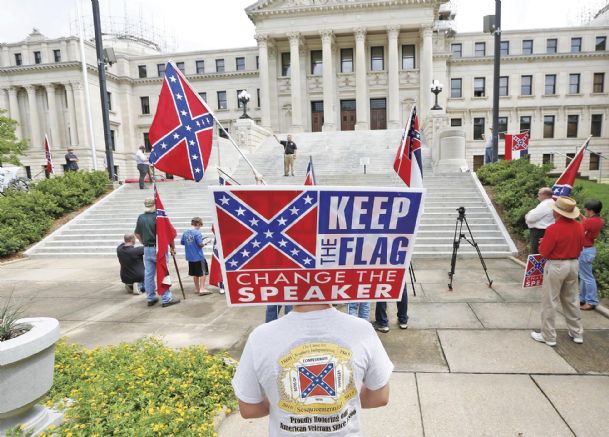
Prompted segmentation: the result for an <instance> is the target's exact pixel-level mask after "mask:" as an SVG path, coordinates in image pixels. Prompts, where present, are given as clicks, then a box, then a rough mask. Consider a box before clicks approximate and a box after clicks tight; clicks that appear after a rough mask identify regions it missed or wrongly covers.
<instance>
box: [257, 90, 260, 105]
mask: <svg viewBox="0 0 609 437" xmlns="http://www.w3.org/2000/svg"><path fill="white" fill-rule="evenodd" d="M256 107H258V108H260V88H258V89H257V90H256Z"/></svg>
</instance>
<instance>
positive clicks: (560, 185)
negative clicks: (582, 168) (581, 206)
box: [552, 138, 590, 200]
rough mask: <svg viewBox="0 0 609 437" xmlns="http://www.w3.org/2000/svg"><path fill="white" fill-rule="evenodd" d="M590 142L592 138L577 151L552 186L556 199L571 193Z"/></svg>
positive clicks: (553, 196)
mask: <svg viewBox="0 0 609 437" xmlns="http://www.w3.org/2000/svg"><path fill="white" fill-rule="evenodd" d="M589 142H590V138H588V139H587V140H586V142H585V143H584V145H583V146H582V147H581V149H579V150H578V151H577V154H576V155H575V157H574V158H573V159H572V160H571V162H570V163H569V165H568V166H567V168H566V169H565V171H564V172H563V174H561V175H560V177H559V178H558V179H557V180H556V182H555V183H554V186H552V198H553V199H554V200H556V198H558V197H560V196H570V195H571V191H572V190H573V184H574V183H575V178H576V177H577V172H578V171H579V165H580V164H581V163H582V159H583V158H584V153H586V149H587V148H588V143H589Z"/></svg>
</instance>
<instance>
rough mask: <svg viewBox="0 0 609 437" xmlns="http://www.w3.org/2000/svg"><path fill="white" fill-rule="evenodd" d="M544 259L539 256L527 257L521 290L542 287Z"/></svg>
mask: <svg viewBox="0 0 609 437" xmlns="http://www.w3.org/2000/svg"><path fill="white" fill-rule="evenodd" d="M545 265H546V259H545V258H543V257H542V256H541V255H539V254H533V255H529V257H528V259H527V266H526V269H525V270H524V278H523V279H522V288H531V287H541V286H542V285H543V269H544V268H545Z"/></svg>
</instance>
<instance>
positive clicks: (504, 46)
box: [500, 41, 510, 56]
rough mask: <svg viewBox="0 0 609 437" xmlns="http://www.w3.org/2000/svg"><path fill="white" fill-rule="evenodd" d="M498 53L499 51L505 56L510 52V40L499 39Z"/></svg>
mask: <svg viewBox="0 0 609 437" xmlns="http://www.w3.org/2000/svg"><path fill="white" fill-rule="evenodd" d="M500 53H501V56H507V55H509V54H510V42H509V41H501V46H500Z"/></svg>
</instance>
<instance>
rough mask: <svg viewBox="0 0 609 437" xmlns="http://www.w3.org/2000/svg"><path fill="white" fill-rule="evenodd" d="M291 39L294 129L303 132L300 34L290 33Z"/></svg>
mask: <svg viewBox="0 0 609 437" xmlns="http://www.w3.org/2000/svg"><path fill="white" fill-rule="evenodd" d="M288 38H289V39H290V84H291V92H292V127H291V130H292V131H293V132H302V131H303V122H302V85H301V80H300V74H301V72H300V44H301V42H302V41H301V39H300V34H299V33H297V32H294V33H289V34H288Z"/></svg>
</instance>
